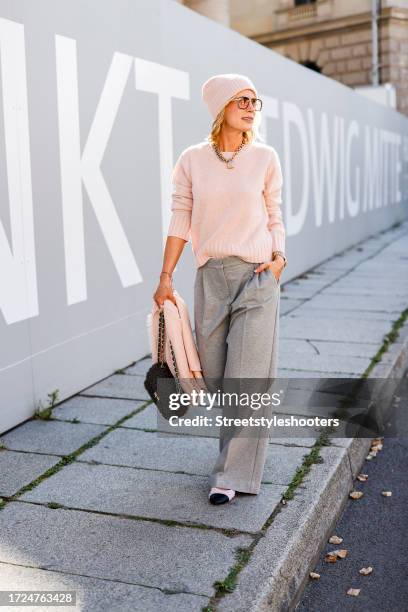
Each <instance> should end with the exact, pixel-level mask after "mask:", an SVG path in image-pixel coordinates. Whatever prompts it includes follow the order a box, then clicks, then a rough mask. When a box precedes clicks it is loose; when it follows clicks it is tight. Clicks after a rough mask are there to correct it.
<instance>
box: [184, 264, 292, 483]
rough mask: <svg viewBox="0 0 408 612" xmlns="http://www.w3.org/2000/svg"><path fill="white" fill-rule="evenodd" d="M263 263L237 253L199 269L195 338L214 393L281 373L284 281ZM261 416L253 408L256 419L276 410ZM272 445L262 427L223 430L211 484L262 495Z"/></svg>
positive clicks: (266, 410)
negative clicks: (234, 383)
mask: <svg viewBox="0 0 408 612" xmlns="http://www.w3.org/2000/svg"><path fill="white" fill-rule="evenodd" d="M259 263H261V262H259ZM258 265H259V264H257V263H251V262H247V261H244V260H243V259H241V258H240V257H238V256H235V255H231V256H227V257H222V258H219V259H216V258H210V259H209V260H208V261H207V262H206V263H205V264H204V265H203V266H201V267H199V268H198V269H197V272H196V279H195V285H194V324H195V335H196V342H197V349H198V353H199V357H200V361H201V366H202V369H203V376H204V379H205V381H206V383H207V387H208V389H209V391H211V392H216V391H217V389H220V386H219V385H218V384H217V383H221V385H222V384H223V381H224V380H225V379H228V380H230V379H246V380H247V381H248V379H251V380H254V379H271V378H272V379H273V378H275V377H276V375H277V354H278V331H279V300H280V282H279V281H277V280H276V278H275V275H274V274H273V272H272V271H271V270H269V269H268V270H264V271H262V272H259V273H255V272H254V270H255V268H257V267H258ZM228 380H227V382H228ZM254 382H255V380H254ZM237 384H238V386H239V384H240V383H239V381H238V382H237ZM266 390H267V389H266V388H265V389H264V391H266ZM223 391H224V392H225V387H223ZM236 408H237V410H238V408H239V406H237V407H236ZM229 410H231V409H229ZM224 412H225V408H224ZM257 412H258V414H254V411H253V410H252V409H251V413H253V414H254V416H258V415H259V414H262V415H263V416H267V417H270V416H271V413H272V409H271V407H270V406H269V407H264V408H262V411H261V410H258V411H257ZM229 414H231V412H229ZM268 443H269V432H265V429H264V428H262V427H258V428H255V429H254V428H251V431H249V430H248V429H245V428H240V427H237V428H231V427H224V426H221V428H220V443H219V451H220V452H219V456H218V459H217V461H216V463H215V465H214V468H213V471H212V473H211V475H210V486H213V487H224V488H229V489H234V490H235V491H240V492H244V493H254V494H256V493H259V490H260V486H261V479H262V474H263V469H264V465H265V460H266V454H267V450H268Z"/></svg>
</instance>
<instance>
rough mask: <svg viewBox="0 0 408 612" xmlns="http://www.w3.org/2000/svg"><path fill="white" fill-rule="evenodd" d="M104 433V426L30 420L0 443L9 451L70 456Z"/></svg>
mask: <svg viewBox="0 0 408 612" xmlns="http://www.w3.org/2000/svg"><path fill="white" fill-rule="evenodd" d="M105 429H106V427H104V426H103V425H89V424H86V423H66V422H64V421H53V420H52V419H51V420H48V421H43V420H41V419H33V420H31V421H26V422H25V423H23V424H22V425H19V427H16V428H15V429H12V430H11V431H9V432H8V433H6V434H4V435H2V436H1V437H0V440H1V441H2V442H4V444H5V445H6V447H7V448H8V449H9V450H19V451H27V452H32V453H48V454H51V455H70V454H71V453H73V452H74V451H75V450H77V449H78V448H80V447H81V446H83V445H84V444H85V443H86V442H88V441H89V440H91V439H92V438H94V437H95V436H97V435H98V434H100V433H101V432H102V431H105Z"/></svg>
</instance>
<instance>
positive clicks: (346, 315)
mask: <svg viewBox="0 0 408 612" xmlns="http://www.w3.org/2000/svg"><path fill="white" fill-rule="evenodd" d="M407 293H408V292H407ZM309 304H310V302H305V303H304V304H303V305H302V306H300V307H299V308H295V309H294V310H293V311H292V312H290V313H289V314H288V315H287V318H288V319H289V320H291V319H298V318H302V319H320V318H324V317H326V318H327V317H328V316H330V317H331V318H332V320H333V321H338V320H339V319H346V320H347V321H350V320H361V319H364V320H365V321H383V322H385V321H387V322H388V324H389V325H390V327H391V325H392V324H393V323H394V321H395V319H396V318H397V317H398V316H399V314H400V312H399V311H396V312H384V311H382V310H358V309H356V310H346V309H341V308H331V307H329V308H311V307H310V306H309Z"/></svg>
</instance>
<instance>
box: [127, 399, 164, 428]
mask: <svg viewBox="0 0 408 612" xmlns="http://www.w3.org/2000/svg"><path fill="white" fill-rule="evenodd" d="M120 427H124V428H126V427H129V428H132V427H136V428H138V429H158V427H157V408H156V406H155V405H154V404H153V403H152V404H149V405H148V406H146V408H143V410H141V411H140V412H138V413H137V414H135V415H134V416H132V417H130V419H126V421H123V423H121V425H120Z"/></svg>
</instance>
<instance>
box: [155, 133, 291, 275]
mask: <svg viewBox="0 0 408 612" xmlns="http://www.w3.org/2000/svg"><path fill="white" fill-rule="evenodd" d="M225 157H226V158H227V159H229V158H230V157H232V153H231V152H229V153H227V152H226V153H225ZM234 165H235V168H234V169H233V170H228V169H227V167H226V164H225V163H224V162H222V161H221V160H220V159H219V158H218V157H217V155H216V153H215V151H214V150H213V149H212V147H211V145H210V143H209V142H207V141H206V140H204V141H203V142H200V143H198V144H195V145H191V146H189V147H187V148H186V149H184V151H182V153H181V154H180V156H179V158H178V160H177V162H176V164H175V166H174V169H173V173H172V177H171V178H172V185H173V192H172V203H171V210H172V216H171V219H170V225H169V229H168V232H167V235H168V236H178V237H179V238H183V239H184V240H186V241H187V242H189V241H190V240H191V243H192V250H193V253H194V256H195V260H196V266H197V267H200V266H203V265H204V264H205V263H206V261H207V260H208V259H209V258H210V257H216V258H220V257H225V256H228V255H237V256H239V257H241V258H242V259H244V260H245V261H249V262H253V263H258V262H265V261H270V260H271V258H272V251H276V250H279V251H283V252H285V228H284V225H283V221H282V211H281V203H282V182H283V181H282V170H281V164H280V160H279V156H278V153H277V151H276V149H275V148H274V147H272V146H269V145H267V144H264V143H261V142H257V141H255V142H252V143H249V144H246V145H244V146H243V148H242V149H241V150H240V151H239V153H238V154H237V155H236V157H235V158H234Z"/></svg>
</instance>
